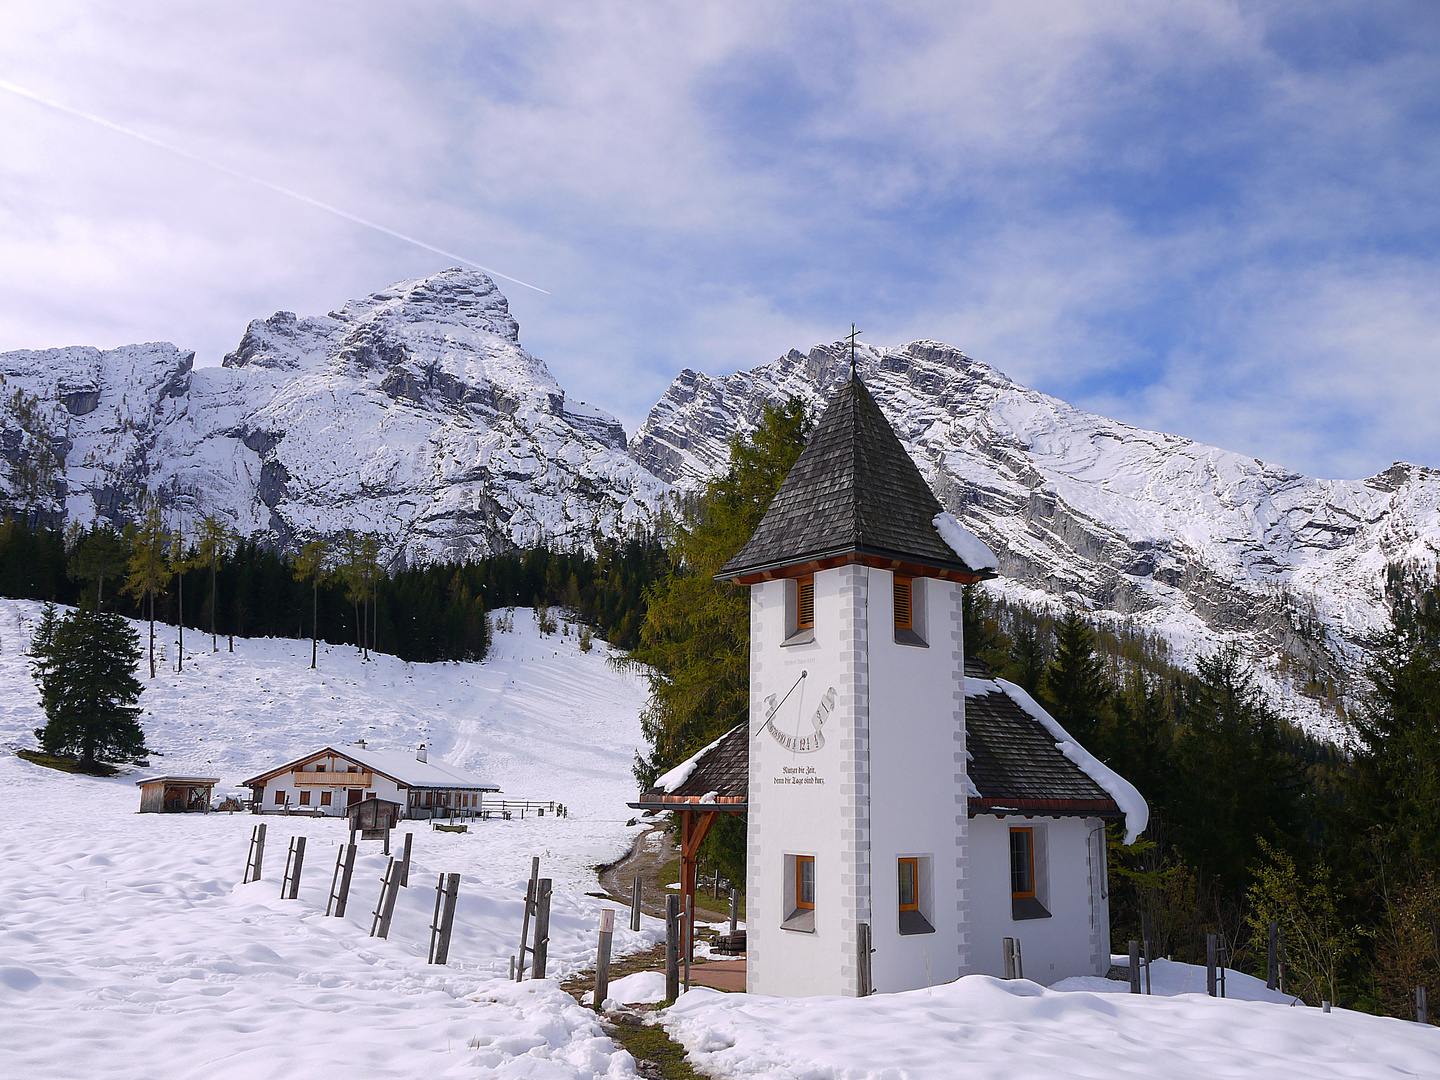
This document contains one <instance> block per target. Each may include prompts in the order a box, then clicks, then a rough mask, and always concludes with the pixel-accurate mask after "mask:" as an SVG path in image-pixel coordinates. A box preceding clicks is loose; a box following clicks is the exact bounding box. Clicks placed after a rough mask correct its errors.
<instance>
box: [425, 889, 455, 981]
mask: <svg viewBox="0 0 1440 1080" xmlns="http://www.w3.org/2000/svg"><path fill="white" fill-rule="evenodd" d="M459 896H460V875H459V874H441V875H440V880H439V881H438V882H436V884H435V915H434V917H433V918H432V919H431V920H430V963H432V964H444V963H445V962H446V961H447V960H449V959H450V931H451V930H453V929H454V927H455V901H456V900H457V899H458V898H459Z"/></svg>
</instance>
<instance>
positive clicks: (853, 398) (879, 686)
mask: <svg viewBox="0 0 1440 1080" xmlns="http://www.w3.org/2000/svg"><path fill="white" fill-rule="evenodd" d="M942 512H943V508H942V507H941V506H940V503H939V501H938V500H937V499H936V498H935V495H934V493H933V492H931V490H930V488H929V486H928V485H927V484H926V483H925V480H924V478H923V477H922V476H921V475H920V472H919V470H918V469H917V468H916V467H915V463H914V462H913V461H911V459H910V456H909V455H908V454H907V453H906V452H905V449H904V447H903V446H901V444H900V440H899V439H898V438H897V437H896V435H895V432H894V431H893V430H892V429H891V427H890V424H889V422H888V421H887V420H886V419H885V417H884V415H883V414H882V413H881V412H880V408H879V406H877V405H876V403H875V399H874V398H873V397H871V395H870V392H869V391H868V390H867V389H866V388H865V386H864V384H863V383H861V382H860V380H859V378H858V377H856V376H855V375H854V372H853V369H852V373H851V378H850V380H849V381H848V382H847V383H846V384H845V385H844V386H842V387H841V388H840V390H839V392H838V393H836V394H835V396H834V398H833V399H832V400H831V401H830V404H829V406H828V407H827V408H826V410H825V412H824V414H823V415H822V416H821V418H820V420H819V422H818V423H817V424H816V426H815V430H814V432H813V433H812V435H811V437H810V441H809V442H808V443H807V444H806V446H805V450H804V452H803V453H801V455H800V457H799V459H798V460H797V461H796V462H795V465H794V467H793V468H792V469H791V470H790V473H789V474H788V475H787V476H786V477H785V480H784V482H783V483H782V484H781V485H780V490H779V491H778V493H777V494H776V496H775V498H774V500H773V502H772V503H771V504H770V507H769V509H768V510H767V511H766V513H765V517H764V518H763V520H762V521H761V522H760V525H759V527H758V528H757V529H756V530H755V534H754V536H752V537H751V539H750V541H749V542H748V543H747V544H746V545H745V546H744V547H743V548H742V549H741V550H740V551H739V552H738V553H737V554H736V555H735V556H734V557H733V558H732V559H731V560H730V561H729V562H728V563H726V564H725V566H724V567H723V568H722V570H721V572H720V574H719V577H721V578H722V579H724V580H728V581H733V582H736V583H738V584H743V585H749V586H750V732H749V740H750V744H749V769H750V779H749V798H748V804H749V813H748V832H749V840H748V848H749V850H748V869H747V875H748V881H747V887H746V904H747V910H746V928H747V929H746V934H747V945H748V950H747V951H748V956H749V960H748V969H747V987H746V988H747V989H748V990H749V991H750V992H751V993H758V994H779V995H786V996H804V995H814V994H843V995H850V996H853V995H857V994H865V993H869V992H871V991H872V990H879V991H897V990H908V989H913V988H916V987H921V986H926V985H932V984H936V985H938V984H940V983H944V982H948V981H950V980H952V979H954V978H956V977H957V976H958V975H960V974H962V973H964V972H965V970H966V969H967V965H968V963H969V958H968V949H969V938H968V910H969V909H968V903H967V889H968V853H967V850H966V841H967V829H968V826H967V816H966V815H967V809H966V807H967V794H968V786H967V779H966V753H965V692H964V691H965V683H964V650H963V642H962V640H961V610H960V597H961V586H962V585H963V584H965V583H967V582H973V581H979V580H981V579H983V578H988V577H992V576H994V575H993V573H992V572H991V571H989V570H986V569H978V568H972V567H970V566H968V565H966V563H965V561H964V559H962V558H961V557H960V555H958V554H957V553H956V552H955V551H954V550H952V549H951V547H950V546H949V545H948V544H947V543H946V542H945V540H944V539H943V538H942V537H941V535H940V533H939V531H938V530H937V528H936V525H935V524H934V522H935V519H936V517H937V515H939V514H941V513H942ZM865 950H868V960H869V962H868V963H866V962H865V960H866V953H865Z"/></svg>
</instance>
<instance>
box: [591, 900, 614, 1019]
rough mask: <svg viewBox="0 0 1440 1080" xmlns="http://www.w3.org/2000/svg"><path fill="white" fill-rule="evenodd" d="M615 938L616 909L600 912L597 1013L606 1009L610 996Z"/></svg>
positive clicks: (596, 992)
mask: <svg viewBox="0 0 1440 1080" xmlns="http://www.w3.org/2000/svg"><path fill="white" fill-rule="evenodd" d="M614 937H615V909H614V908H604V909H603V910H602V911H601V912H600V945H599V947H598V948H597V949H596V951H595V1011H596V1012H600V1011H602V1010H603V1009H604V1008H605V999H606V998H607V997H609V996H610V942H611V940H612V939H613V938H614Z"/></svg>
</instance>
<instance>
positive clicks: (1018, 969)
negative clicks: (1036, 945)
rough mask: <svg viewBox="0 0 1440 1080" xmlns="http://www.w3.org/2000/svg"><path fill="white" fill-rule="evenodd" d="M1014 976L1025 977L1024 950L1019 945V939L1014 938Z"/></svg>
mask: <svg viewBox="0 0 1440 1080" xmlns="http://www.w3.org/2000/svg"><path fill="white" fill-rule="evenodd" d="M1015 977H1016V978H1017V979H1023V978H1025V950H1024V949H1023V948H1021V946H1020V939H1019V938H1018V937H1017V938H1016V939H1015Z"/></svg>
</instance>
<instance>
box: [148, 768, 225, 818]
mask: <svg viewBox="0 0 1440 1080" xmlns="http://www.w3.org/2000/svg"><path fill="white" fill-rule="evenodd" d="M219 782H220V778H219V777H218V776H152V777H150V778H149V779H148V780H136V781H135V786H136V787H138V788H139V789H140V813H142V814H208V813H209V812H210V793H211V792H212V791H214V789H215V785H216V784H218V783H219Z"/></svg>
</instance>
